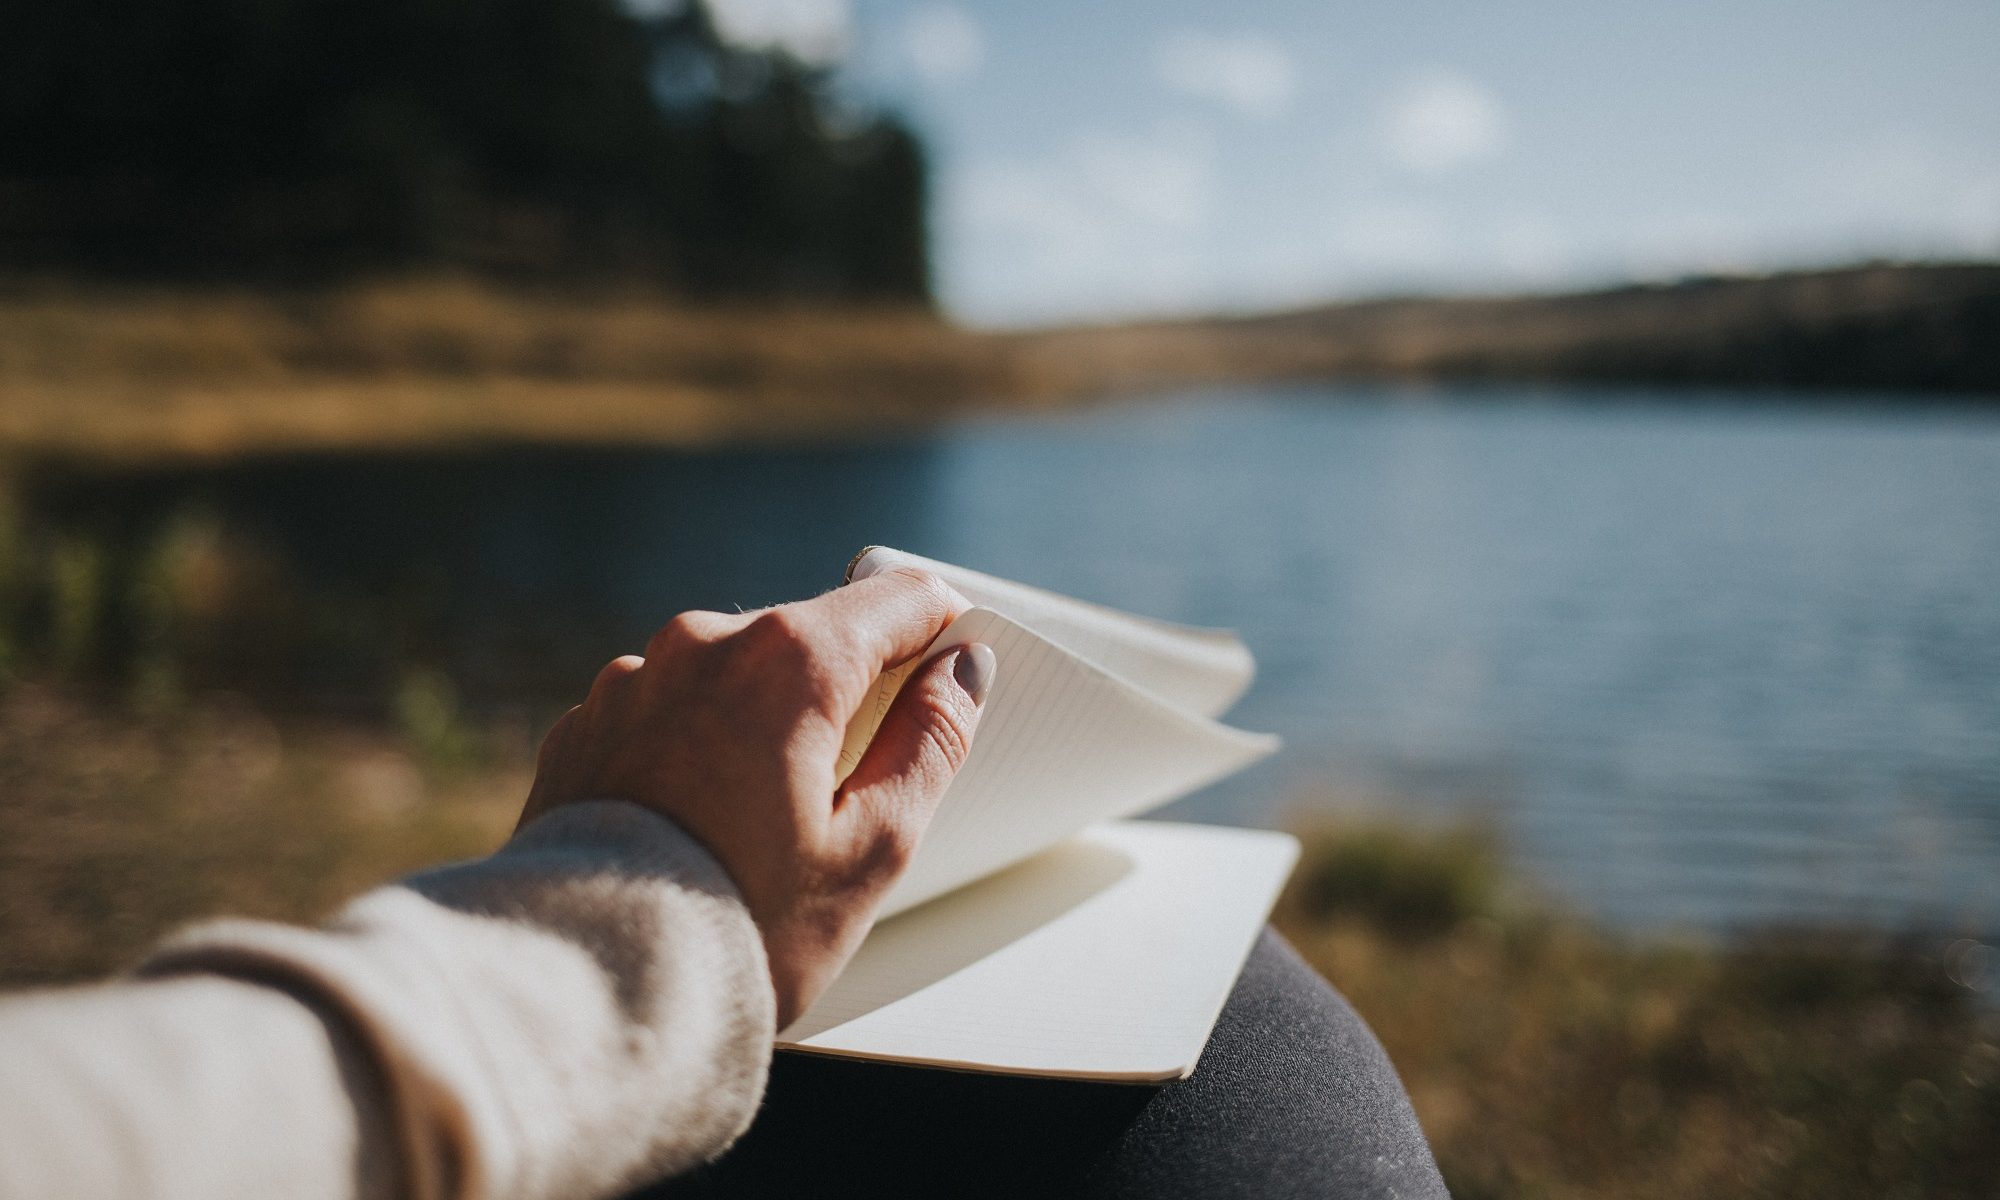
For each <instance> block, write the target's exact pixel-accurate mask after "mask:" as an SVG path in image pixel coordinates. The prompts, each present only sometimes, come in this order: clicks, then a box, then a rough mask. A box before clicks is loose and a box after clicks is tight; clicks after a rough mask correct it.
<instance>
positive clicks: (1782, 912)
mask: <svg viewBox="0 0 2000 1200" xmlns="http://www.w3.org/2000/svg"><path fill="white" fill-rule="evenodd" d="M170 486H171V487H172V488H173V489H175V490H180V489H187V490H194V491H200V492H202V493H203V494H206V495H209V496H210V497H211V498H212V499H216V500H217V502H218V503H220V504H221V505H222V506H223V507H224V509H225V511H226V512H228V513H229V514H231V515H232V516H233V517H234V518H235V519H238V520H241V521H245V522H250V523H254V524H257V525H259V526H260V527H261V528H263V529H264V531H265V532H266V533H267V534H268V535H269V536H272V537H274V538H276V539H278V540H279V541H280V542H281V543H283V544H285V545H287V546H289V547H290V548H291V550H292V552H293V553H294V555H295V556H297V557H298V558H299V559H300V560H301V561H302V562H303V563H304V565H305V566H306V567H307V568H308V569H310V570H312V571H314V572H318V573H322V574H326V575H329V576H335V577H339V578H341V579H343V580H361V581H364V582H366V581H376V582H383V581H389V580H393V579H396V578H398V577H401V576H405V575H408V574H410V573H412V572H416V573H420V574H422V575H423V576H424V577H425V578H427V579H429V580H431V581H432V582H433V586H436V587H440V588H442V589H443V590H444V591H445V592H446V593H448V595H449V597H450V603H451V604H452V605H454V606H456V607H457V608H458V609H459V610H460V611H461V612H462V613H463V614H464V615H465V621H464V628H465V629H466V630H468V631H469V632H468V635H467V637H466V641H465V644H464V645H463V646H462V647H461V648H460V652H461V656H462V657H463V658H464V660H465V662H466V664H467V671H468V678H471V679H474V680H475V681H477V680H479V679H480V678H482V676H481V674H480V664H481V663H485V664H487V667H488V670H487V674H486V676H485V678H486V679H487V680H488V684H489V685H490V686H492V687H494V688H499V689H504V688H506V687H508V686H510V684H509V680H510V679H512V680H515V681H516V682H518V679H517V678H516V674H515V673H516V672H518V671H519V670H521V669H523V668H521V667H520V665H519V664H520V662H521V658H522V651H521V645H522V642H523V638H524V636H525V638H526V643H527V644H528V645H529V646H530V647H531V648H532V647H537V646H538V647H541V648H543V649H544V650H546V654H543V655H541V656H540V657H541V659H542V660H543V661H544V664H545V665H547V666H548V667H549V672H548V675H547V678H549V679H552V680H554V681H556V683H555V686H556V687H558V688H559V689H568V690H574V691H576V692H580V691H581V690H582V688H583V687H584V686H585V685H586V684H587V683H588V679H589V671H590V667H591V665H592V663H594V661H596V660H597V659H598V658H601V657H605V656H608V655H609V654H611V653H616V652H619V651H621V650H625V649H631V648H636V647H637V646H639V645H640V644H642V643H643V640H644V637H645V634H646V632H647V631H649V630H650V629H651V628H652V627H653V626H654V625H656V624H658V623H659V622H660V621H662V620H664V618H666V617H667V616H669V615H671V614H672V613H673V612H675V611H677V610H678V609H681V608H684V607H717V608H727V607H733V606H736V605H744V606H750V605H756V604H762V603H766V602H772V601H777V600H781V599H786V598H791V597H796V596H799V595H803V594H808V593H810V592H813V591H815V590H818V589H821V588H823V587H826V586H830V585H832V584H833V583H835V582H837V581H838V579H839V577H840V572H841V568H842V567H843V565H844V564H845V563H846V561H847V559H848V557H849V556H850V555H851V554H852V553H853V552H854V551H855V550H856V549H858V548H859V547H860V546H862V545H864V544H867V543H875V542H879V543H884V544H889V545H895V546H899V547H902V548H904V549H909V550H914V551H917V552H920V553H924V554H929V555H932V556H935V557H940V558H945V559H950V560H952V561H955V562H960V563H964V564H966V565H969V566H974V567H978V568H980V569H983V570H987V571H991V572H995V573H998V574H1001V575H1007V576H1011V577H1014V578H1018V579H1022V580H1026V581H1030V582H1034V583H1039V584H1043V585H1045V586H1048V587H1051V588H1055V589H1058V590H1062V591H1066V592H1070V593H1073V594H1076V595H1079V596H1084V597H1088V598H1091V599H1094V600H1099V601H1102V602H1105V603H1108V604H1112V605H1116V606H1119V607H1124V608H1130V609H1133V610H1137V611H1140V612H1145V613H1150V614H1154V615H1157V616H1162V617H1167V618H1171V619H1174V620H1181V621H1190V622H1197V623H1204V624H1221V625H1229V626H1233V627H1235V628H1236V629H1238V630H1239V631H1241V633H1242V634H1243V636H1244V637H1245V639H1246V640H1247V641H1248V642H1249V643H1250V645H1251V647H1252V648H1253V649H1254V650H1255V652H1256V654H1257V657H1258V660H1259V662H1260V664H1261V673H1260V676H1259V678H1258V681H1257V683H1256V686H1255V687H1254V689H1253V690H1252V692H1251V693H1250V695H1249V696H1248V697H1247V698H1246V699H1245V700H1244V702H1243V703H1242V705H1241V706H1240V707H1239V708H1238V709H1237V711H1236V713H1235V714H1234V717H1233V719H1234V720H1235V721H1237V722H1238V723H1240V724H1243V725H1246V726H1249V727H1252V728H1258V729H1268V730H1274V731H1276V732H1278V733H1281V734H1283V735H1284V737H1285V739H1286V743H1287V747H1286V750H1285V751H1284V753H1283V754H1281V755H1280V756H1279V757H1278V758H1277V759H1276V760H1274V761H1272V762H1269V763H1266V764H1264V765H1262V766H1260V767H1258V768H1257V769H1255V770H1253V771H1251V772H1249V773H1246V774H1245V775H1243V776H1241V777H1239V778H1237V779H1234V780H1231V781H1228V782H1227V783H1225V784H1223V785H1221V786H1218V787H1216V788H1213V789H1211V790H1209V791H1207V792H1204V793H1202V794H1200V795H1197V796H1194V797H1191V798H1189V799H1187V800H1184V801H1182V802H1180V803H1179V804H1177V805H1176V806H1175V807H1174V808H1173V809H1172V810H1170V811H1171V812H1173V813H1176V814H1178V815H1182V816H1185V817H1189V818H1195V819H1202V820H1216V821H1232V822H1245V823H1254V824H1282V823H1287V822H1296V821H1299V820H1302V819H1308V818H1310V817H1311V816H1312V815H1314V814H1316V813H1321V812H1327V813H1351V812H1357V811H1390V812H1396V813H1407V814H1410V815H1412V816H1415V817H1418V818H1421V819H1426V820H1434V819H1447V818H1451V817H1456V816H1470V817H1473V818H1476V819H1478V820H1481V821H1484V822H1487V823H1489V824H1490V825H1491V826H1492V827H1493V828H1494V829H1496V830H1497V831H1498V832H1499V833H1500V834H1501V835H1502V836H1503V837H1504V839H1505V841H1506V843H1507V845H1508V846H1509V848H1510V850H1511V852H1512V853H1513V855H1514V857H1515V858H1516V859H1517V860H1518V861H1520V862H1521V863H1523V864H1525V865H1526V866H1527V867H1529V868H1530V869H1531V870H1532V872H1533V873H1534V876H1535V878H1537V879H1538V880H1539V881H1540V882H1541V884H1542V885H1543V886H1544V887H1545V888H1546V890H1548V891H1550V892H1552V893H1554V894H1556V895H1557V896H1559V897H1561V898H1563V899H1564V900H1565V901H1566V902H1568V903H1571V904H1573V905H1575V906H1577V907H1579V908H1581V909H1582V910H1584V911H1587V912H1589V913H1592V914H1595V915H1597V916H1599V917H1601V918H1604V919H1607V920H1610V921H1613V922H1616V923H1619V924H1624V925H1632V926H1641V927H1654V928H1657V927H1678V926H1688V927H1695V928H1716V927H1724V926H1731V925H1736V924H1740V923H1745V922H1761V921H1772V920H1790V919H1797V918H1831V919H1838V920H1858V921H1866V922H1870V923H1877V924H1888V925H1900V924H1904V923H1908V922H1912V921H1919V920H1922V921H1935V922H1945V923H1948V924H1951V925H1953V926H1959V925H1963V926H1966V927H1968V928H1976V929H1980V930H1985V931H1991V930H1995V929H2000V414H1995V413H1993V412H1990V411H1988V412H1979V411H1976V410H1969V409H1968V410H1930V411H1923V412H1890V411H1885V410H1882V409H1868V408H1861V407H1857V406H1854V405H1852V404H1851V403H1842V402H1841V401H1840V400H1839V398H1836V397H1825V398H1820V397H1793V398H1790V399H1788V400H1787V401H1786V402H1785V403H1784V404H1783V405H1776V404H1773V403H1772V402H1771V401H1770V400H1768V399H1761V400H1760V399H1758V398H1756V397H1746V396H1732V395H1729V394H1726V393H1713V394H1703V395H1700V396H1692V397H1691V396H1689V395H1687V394H1680V393H1649V392H1646V391H1644V390H1629V389H1621V390H1616V391H1611V390H1604V391H1595V392H1593V391H1588V390H1568V391H1563V390H1556V391H1547V390H1541V391H1529V390H1507V389H1497V388H1482V389H1472V388H1443V389H1435V390H1427V391H1419V392H1409V391H1394V390H1384V389H1373V388H1326V387H1319V388H1298V389H1284V390H1254V391H1243V390H1229V391H1215V392H1209V393H1200V394H1188V395H1183V396H1176V397H1170V398H1164V399H1158V398H1156V399H1149V400H1146V401H1143V402H1137V401H1135V402H1129V403H1123V404H1118V405H1114V406H1108V407H1103V408H1099V409H1094V410H1091V411H1088V412H1086V413H1082V414H1077V415H1067V416H1060V417H1036V418H1019V419H1005V420H1002V419H992V420H983V421H979V422H975V423H970V424H965V425H960V426H956V427H953V428H950V429H947V430H945V431H942V432H939V433H936V434H935V435H926V436H922V437H914V438H911V437H904V438H885V439H884V440H882V441H880V442H877V443H870V444H864V445H848V446H842V447H834V448H780V449H759V450H736V451H728V452H719V453H711V454H677V453H661V452H651V451H644V452H642V451H618V452H604V453H595V452H585V451H576V452H562V453H548V452H536V453H532V454H531V453H516V454H498V455H486V456H469V457H437V458H430V459H424V460H407V459H406V460H394V461H373V462H360V463H357V462H326V461H320V462H309V463H297V462H294V463H284V464H267V465H264V466H257V467H243V468H232V469H230V470H228V471H226V472H221V473H209V474H205V475H200V476H195V477H176V478H175V479H173V480H172V481H170ZM503 628H505V629H511V630H512V631H513V632H512V633H511V634H508V635H507V636H506V640H507V643H508V646H509V649H508V651H507V653H506V654H505V655H498V654H493V653H490V652H489V651H488V648H487V647H485V646H484V645H483V644H482V639H484V638H488V637H496V638H497V637H500V636H501V635H500V634H498V633H495V632H493V631H496V630H500V629H503ZM538 629H539V630H540V632H541V634H542V635H544V636H539V637H538V636H537V635H536V634H535V633H534V631H535V630H538ZM524 630H526V631H528V632H527V633H526V634H525V635H524V633H523V631H524ZM530 657H534V656H533V655H532V654H531V655H530ZM496 663H505V664H508V665H507V669H506V671H505V672H501V671H499V669H498V668H497V667H494V666H493V664H496ZM475 686H477V685H475Z"/></svg>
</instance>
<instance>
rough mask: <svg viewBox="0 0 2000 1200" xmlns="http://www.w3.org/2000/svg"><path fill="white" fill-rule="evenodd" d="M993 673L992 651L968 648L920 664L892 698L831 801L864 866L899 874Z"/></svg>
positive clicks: (959, 759) (966, 749)
mask: <svg viewBox="0 0 2000 1200" xmlns="http://www.w3.org/2000/svg"><path fill="white" fill-rule="evenodd" d="M996 671H997V666H996V663H995V660H994V657H993V651H992V649H991V648H990V647H988V646H984V645H981V644H978V643H973V644H972V645H968V646H961V647H958V648H957V649H955V650H948V651H946V652H944V653H943V654H940V655H938V656H937V657H936V658H934V659H932V660H931V661H930V662H927V663H925V664H924V665H923V666H922V667H919V668H918V669H917V671H916V672H915V673H914V674H912V675H911V676H910V678H909V680H908V682H906V683H905V684H904V685H903V689H902V691H900V692H898V693H897V695H896V700H895V702H894V703H893V704H891V705H890V707H889V712H888V714H887V715H886V716H885V717H884V718H883V720H882V725H881V728H880V729H878V730H876V733H875V738H874V740H873V741H871V742H870V743H869V745H868V749H867V751H866V753H864V754H863V755H862V756H861V761H860V762H859V763H858V764H856V766H855V768H854V772H853V774H851V775H849V776H848V777H847V782H846V783H845V784H844V785H843V786H842V787H841V791H840V795H839V797H838V798H837V799H836V802H835V811H834V819H835V821H836V823H842V824H845V825H846V827H847V829H846V833H847V837H848V838H850V839H851V841H850V842H849V845H850V846H851V847H852V848H853V850H854V851H855V852H856V854H857V855H858V856H860V858H861V860H862V864H863V866H864V867H867V866H875V867H879V868H881V869H883V870H884V871H885V873H886V874H888V875H889V876H891V877H893V876H895V875H898V874H901V872H902V868H903V866H905V865H906V864H907V863H908V861H909V857H910V855H911V854H913V853H914V852H915V850H916V847H917V841H918V839H919V838H920V837H921V836H922V835H923V831H924V829H925V828H926V827H927V826H928V825H929V824H930V819H931V814H932V813H933V812H935V811H936V810H937V803H938V801H939V799H941V798H942V797H943V796H944V792H945V788H946V787H947V786H949V785H950V783H951V780H952V777H953V776H954V775H956V774H957V773H958V769H959V768H960V767H962V766H964V765H965V759H966V756H967V755H968V754H969V753H970V752H971V750H972V735H973V731H974V730H975V729H977V728H978V725H979V712H980V707H981V705H982V704H983V703H984V702H985V700H986V697H987V694H988V693H989V692H990V691H991V690H992V686H993V679H994V675H995V673H996Z"/></svg>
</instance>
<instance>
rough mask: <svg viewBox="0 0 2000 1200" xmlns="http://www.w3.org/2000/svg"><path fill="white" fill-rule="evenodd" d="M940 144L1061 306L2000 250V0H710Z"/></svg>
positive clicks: (997, 257)
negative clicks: (827, 68) (834, 70)
mask: <svg viewBox="0 0 2000 1200" xmlns="http://www.w3.org/2000/svg"><path fill="white" fill-rule="evenodd" d="M712 6H713V7H714V8H715V9H716V10H717V15H718V18H719V20H720V22H721V24H722V26H723V28H724V30H725V33H726V34H728V35H730V36H733V37H736V38H738V39H740V40H743V41H747V42H758V43H762V44H770V43H773V42H776V43H780V44H783V45H786V46H789V47H791V48H793V49H794V50H796V51H797V52H799V53H802V54H804V55H807V56H808V57H814V58H817V59H819V60H821V61H838V62H840V63H841V64H842V66H841V68H840V69H841V71H842V78H843V80H844V86H845V87H846V88H847V89H848V90H849V91H850V92H851V93H852V94H854V95H855V96H857V97H860V98H863V99H864V100H865V101H866V102H868V103H872V104H878V105H885V106H888V107H890V108H892V109H893V110H895V111H897V112H899V113H902V114H903V115H904V116H906V117H907V118H908V119H909V120H910V121H912V123H913V124H914V125H915V126H916V127H917V128H918V130H919V131H920V132H921V133H922V134H923V135H924V137H925V140H926V144H927V145H928V146H929V148H930V150H931V153H932V156H933V164H934V179H933V188H934V200H933V206H932V229H933V244H934V258H935V263H936V274H937V283H938V291H939V294H940V296H941V298H942V300H943V302H944V304H945V307H946V308H947V310H948V311H949V312H951V313H952V314H953V315H954V316H956V317H958V318H960V319H962V320H966V321H969V322H972V323H975V324H982V325H1033V324H1040V323H1050V322H1058V321H1068V320H1076V319H1095V318H1119V317H1128V316H1135V315H1149V314H1176V313H1191V312H1209V311H1218V310H1224V311H1229V310H1256V309H1266V308H1275V307H1283V306H1289V305H1298V304H1303V303H1311V302H1314V301H1320V300H1328V299H1339V298H1347V297H1355V296H1364V295H1375V294H1382V293H1387V292H1411V291H1437V292H1490V291H1518V290H1538V291H1541V290H1557V289H1564V288H1572V287H1588V286H1599V285H1604V284H1610V283H1617V282H1624V281H1628V280H1634V279H1667V278H1675V277H1679V276H1684V275H1689V274H1700V273H1710V272H1742V271H1759V270H1771V269H1783V268H1787V267H1796V266H1810V265H1817V264H1827V263H1835V262H1843V261H1851V260H1855V259H1861V258H1873V257H1890V258H1933V257H1988V258H1991V257H1996V256H2000V0H1811V2H1794V0H1782V2H1781V0H1730V2H1719V0H1667V2H1665V3H1661V2H1659V0H1654V2H1652V3H1648V4H1644V5H1637V4H1620V3H1613V2H1611V0H1518V2H1503V0H1401V2H1398V3H1376V4H1358V3H1326V2H1317V3H1315V2H1311V0H1233V2H1232V3H1229V4H1212V3H1211V4H1200V3H1193V2H1191V0H991V2H989V3H980V4H974V3H962V2H956V0H712Z"/></svg>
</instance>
